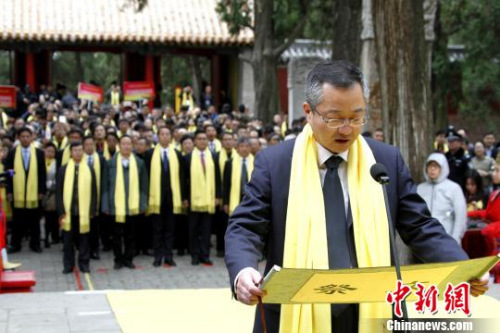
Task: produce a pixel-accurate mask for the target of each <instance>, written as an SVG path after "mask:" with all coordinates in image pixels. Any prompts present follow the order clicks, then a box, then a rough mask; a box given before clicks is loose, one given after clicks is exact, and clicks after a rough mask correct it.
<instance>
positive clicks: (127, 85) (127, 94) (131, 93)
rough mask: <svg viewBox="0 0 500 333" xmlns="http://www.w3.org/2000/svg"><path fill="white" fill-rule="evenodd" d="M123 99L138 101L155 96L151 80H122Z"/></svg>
mask: <svg viewBox="0 0 500 333" xmlns="http://www.w3.org/2000/svg"><path fill="white" fill-rule="evenodd" d="M123 96H124V97H123V99H124V100H126V101H140V100H143V99H153V98H154V97H155V85H154V83H153V82H123Z"/></svg>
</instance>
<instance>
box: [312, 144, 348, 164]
mask: <svg viewBox="0 0 500 333" xmlns="http://www.w3.org/2000/svg"><path fill="white" fill-rule="evenodd" d="M316 147H318V166H319V167H322V166H323V164H325V162H326V161H328V159H329V158H330V157H332V156H333V155H335V154H334V153H332V152H331V151H329V150H328V149H326V148H325V147H323V146H322V145H320V144H319V143H318V142H316ZM337 156H340V157H341V158H342V159H343V160H344V161H345V162H347V157H348V156H349V149H347V150H346V151H343V152H341V153H340V154H337Z"/></svg>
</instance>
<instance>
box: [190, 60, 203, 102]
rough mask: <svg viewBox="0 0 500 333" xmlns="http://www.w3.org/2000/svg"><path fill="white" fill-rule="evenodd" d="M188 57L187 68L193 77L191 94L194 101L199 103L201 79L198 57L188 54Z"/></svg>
mask: <svg viewBox="0 0 500 333" xmlns="http://www.w3.org/2000/svg"><path fill="white" fill-rule="evenodd" d="M188 58H189V59H188V61H189V69H190V71H191V76H192V77H193V96H194V99H195V101H196V103H198V105H200V103H201V98H200V93H201V82H202V80H203V78H202V74H201V67H200V60H199V58H198V57H195V56H193V55H190V56H189V57H188Z"/></svg>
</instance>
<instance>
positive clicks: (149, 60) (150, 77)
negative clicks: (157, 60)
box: [144, 55, 155, 109]
mask: <svg viewBox="0 0 500 333" xmlns="http://www.w3.org/2000/svg"><path fill="white" fill-rule="evenodd" d="M144 58H145V59H144V60H145V61H144V81H146V82H152V83H153V84H154V83H155V70H154V59H153V56H152V55H147V56H145V57H144ZM148 105H149V108H150V109H153V106H154V101H153V100H152V99H150V100H149V102H148Z"/></svg>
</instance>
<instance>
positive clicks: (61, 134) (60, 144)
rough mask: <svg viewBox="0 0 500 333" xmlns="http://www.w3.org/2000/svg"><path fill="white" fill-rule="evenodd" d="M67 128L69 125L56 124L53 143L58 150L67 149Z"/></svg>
mask: <svg viewBox="0 0 500 333" xmlns="http://www.w3.org/2000/svg"><path fill="white" fill-rule="evenodd" d="M66 126H67V124H63V123H55V124H54V130H53V131H52V132H53V135H54V139H53V140H52V142H53V143H54V145H55V146H56V148H57V150H62V149H64V147H66V146H67V144H68V139H67V138H66Z"/></svg>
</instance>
